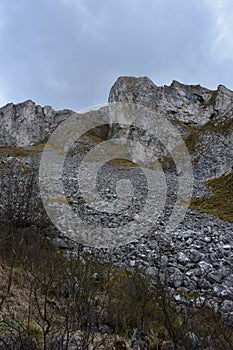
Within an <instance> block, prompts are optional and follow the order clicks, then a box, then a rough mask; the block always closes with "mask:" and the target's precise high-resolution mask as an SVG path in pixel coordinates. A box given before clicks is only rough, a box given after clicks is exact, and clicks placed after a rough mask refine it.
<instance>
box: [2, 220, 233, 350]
mask: <svg viewBox="0 0 233 350" xmlns="http://www.w3.org/2000/svg"><path fill="white" fill-rule="evenodd" d="M0 240H1V246H0V250H1V259H0V277H1V280H0V281H1V282H0V348H1V349H30V350H33V349H35V350H37V349H38V350H39V349H61V348H62V344H63V346H64V347H63V348H65V349H69V348H70V346H71V343H72V342H74V340H75V341H76V342H78V343H79V348H80V349H89V348H90V346H97V345H98V346H99V347H98V348H99V349H100V348H102V349H106V348H109V349H113V346H114V348H115V349H118V350H119V349H127V348H128V349H131V348H132V347H131V344H130V341H129V339H130V338H131V336H132V334H133V331H134V329H135V328H137V329H143V331H144V332H145V333H146V334H147V335H148V340H149V341H150V346H149V349H157V348H161V346H162V344H164V343H165V342H172V343H173V344H174V346H175V347H174V348H175V349H186V348H187V347H189V348H190V349H194V348H195V344H194V343H193V342H201V343H200V344H207V343H208V344H212V345H213V348H216V349H217V348H218V349H221V348H223V346H225V345H226V344H230V343H231V342H232V341H233V339H232V330H231V328H230V326H228V325H227V323H224V322H225V321H226V320H225V321H224V320H223V319H222V317H221V315H220V314H219V313H214V312H213V311H212V310H211V309H210V308H209V307H208V306H207V305H203V306H202V307H199V308H195V307H189V306H186V307H185V308H184V307H183V306H182V305H181V304H179V303H177V302H175V300H174V299H173V298H172V297H171V296H169V295H168V294H167V293H166V289H165V288H164V286H162V285H161V283H160V281H159V279H158V281H157V285H156V286H155V285H152V284H151V282H150V281H149V279H147V278H146V277H143V276H142V275H141V274H140V273H139V272H136V271H126V270H122V269H119V268H116V267H112V266H109V265H106V264H103V263H100V262H99V261H98V260H96V259H93V258H92V260H90V259H88V258H87V257H85V255H84V254H83V253H82V252H81V251H79V252H78V254H76V255H75V256H74V257H72V256H69V258H68V257H66V256H65V255H64V253H63V252H62V251H60V250H58V249H57V248H55V247H54V246H52V245H51V244H50V243H49V242H48V241H47V240H45V239H42V238H41V234H40V233H39V232H36V230H35V228H30V227H28V228H17V229H16V228H14V227H13V226H12V225H5V226H2V227H1V231H0ZM177 293H178V295H181V294H180V293H179V291H177ZM182 297H187V300H188V299H190V298H189V297H190V296H188V295H187V296H184V295H183V294H182ZM195 298H198V295H195V296H194V295H192V299H193V300H195ZM190 334H194V335H191V336H190ZM194 340H195V341H194ZM78 343H76V347H77V348H78ZM93 344H94V345H93ZM198 344H199V343H198ZM203 346H204V345H203ZM226 346H227V345H226Z"/></svg>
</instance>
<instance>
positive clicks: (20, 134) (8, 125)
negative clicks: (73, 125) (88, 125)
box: [0, 100, 73, 147]
mask: <svg viewBox="0 0 233 350" xmlns="http://www.w3.org/2000/svg"><path fill="white" fill-rule="evenodd" d="M72 113H73V112H72V111H69V110H64V111H58V112H56V111H54V110H53V109H52V107H50V106H45V107H41V106H38V105H36V104H35V103H34V102H33V101H31V100H28V101H25V102H23V103H19V104H17V105H14V104H13V103H9V104H7V105H6V106H4V107H2V108H1V109H0V147H27V146H32V145H34V144H35V143H37V142H41V141H42V140H43V139H44V138H45V137H46V136H47V135H48V134H50V133H51V131H52V130H53V129H54V128H55V127H56V126H57V125H58V124H59V122H61V121H62V120H64V119H65V118H66V117H67V116H69V115H71V114H72Z"/></svg>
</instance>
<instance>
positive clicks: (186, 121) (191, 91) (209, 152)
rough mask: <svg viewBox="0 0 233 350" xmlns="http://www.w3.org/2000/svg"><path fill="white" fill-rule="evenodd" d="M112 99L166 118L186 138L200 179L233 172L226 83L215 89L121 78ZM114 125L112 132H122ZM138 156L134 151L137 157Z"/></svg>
mask: <svg viewBox="0 0 233 350" xmlns="http://www.w3.org/2000/svg"><path fill="white" fill-rule="evenodd" d="M109 102H126V103H136V104H140V105H143V106H145V107H147V108H149V109H152V110H153V111H155V112H156V113H158V114H159V115H161V116H162V117H163V116H164V117H165V118H167V119H168V120H169V121H170V122H171V123H172V124H173V125H174V126H175V127H176V128H177V130H179V133H180V135H181V136H182V138H183V139H184V141H185V143H186V146H187V149H188V151H189V153H190V155H191V157H192V161H193V165H194V173H195V176H196V177H197V178H198V179H201V180H207V179H210V178H214V177H219V176H221V175H223V174H226V173H229V172H231V169H232V167H233V92H232V91H231V90H229V89H227V88H226V87H225V86H223V85H219V86H218V88H217V90H214V91H213V90H208V89H206V88H204V87H201V86H200V85H185V84H181V83H179V82H177V81H173V82H172V84H171V85H170V86H164V87H158V86H156V85H155V84H154V83H153V82H152V81H151V80H150V79H149V78H147V77H142V78H133V77H120V78H118V79H117V81H116V82H115V84H114V85H113V87H112V88H111V91H110V94H109ZM114 128H115V129H113V130H112V134H116V135H118V136H119V135H120V134H123V133H122V131H121V132H120V131H119V128H117V126H114ZM124 132H125V131H124ZM137 137H138V138H139V139H140V135H137ZM165 146H166V145H165ZM132 153H134V151H133V150H132ZM137 155H138V151H137V150H135V159H136V158H137ZM133 156H134V154H133ZM166 157H168V154H166Z"/></svg>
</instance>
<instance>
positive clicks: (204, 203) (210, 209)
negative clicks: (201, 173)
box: [190, 174, 233, 222]
mask: <svg viewBox="0 0 233 350" xmlns="http://www.w3.org/2000/svg"><path fill="white" fill-rule="evenodd" d="M206 184H207V185H208V186H209V187H210V189H211V191H212V195H211V196H210V197H206V198H193V199H192V200H191V204H190V207H191V208H192V209H194V210H198V211H200V212H202V213H206V214H210V215H214V216H217V217H219V218H220V219H222V220H224V221H229V222H233V174H228V175H226V176H221V177H219V178H217V179H213V180H209V181H207V182H206Z"/></svg>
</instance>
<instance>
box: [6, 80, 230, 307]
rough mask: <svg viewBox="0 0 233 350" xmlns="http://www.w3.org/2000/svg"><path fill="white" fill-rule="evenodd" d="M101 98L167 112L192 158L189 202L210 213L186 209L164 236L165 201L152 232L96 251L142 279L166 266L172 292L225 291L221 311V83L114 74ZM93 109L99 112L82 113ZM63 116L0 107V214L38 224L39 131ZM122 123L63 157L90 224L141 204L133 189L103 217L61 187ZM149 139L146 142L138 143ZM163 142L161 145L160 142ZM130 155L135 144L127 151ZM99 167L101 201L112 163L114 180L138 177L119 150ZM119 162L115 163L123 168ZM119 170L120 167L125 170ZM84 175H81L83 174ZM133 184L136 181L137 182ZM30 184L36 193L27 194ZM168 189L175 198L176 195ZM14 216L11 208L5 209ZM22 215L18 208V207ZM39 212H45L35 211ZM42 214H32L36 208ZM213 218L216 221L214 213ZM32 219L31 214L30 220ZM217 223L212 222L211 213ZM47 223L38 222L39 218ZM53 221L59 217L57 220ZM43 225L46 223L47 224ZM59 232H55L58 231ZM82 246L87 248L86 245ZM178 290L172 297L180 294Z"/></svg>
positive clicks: (224, 123)
mask: <svg viewBox="0 0 233 350" xmlns="http://www.w3.org/2000/svg"><path fill="white" fill-rule="evenodd" d="M109 102H129V103H136V104H139V105H143V106H145V107H148V108H150V109H152V110H153V111H155V112H156V113H158V114H160V115H161V116H162V117H166V118H167V119H168V120H169V121H170V122H171V123H172V124H173V126H174V127H175V128H177V130H178V131H179V133H180V134H181V135H182V138H183V139H184V141H185V144H186V146H187V148H188V151H189V153H190V155H191V159H192V164H193V170H194V176H195V192H194V196H196V197H198V198H196V199H193V200H192V202H191V208H192V209H198V210H199V211H201V212H204V213H207V214H211V215H213V216H209V215H204V214H200V213H198V212H197V211H193V210H188V212H187V216H186V218H185V220H184V221H183V222H182V223H181V224H180V226H179V227H178V228H177V230H175V231H174V232H173V233H172V234H169V235H168V234H167V233H166V232H165V231H164V227H165V223H166V219H167V216H168V215H169V210H170V206H171V204H170V203H167V207H168V208H165V211H164V216H163V217H161V218H160V219H159V220H157V221H156V222H154V218H153V217H152V218H150V220H151V224H153V226H154V231H153V233H151V234H150V235H149V236H148V232H145V237H143V238H142V239H141V240H137V241H136V242H133V243H131V244H130V245H127V246H125V247H123V248H122V249H120V248H119V249H116V250H115V251H114V252H111V254H108V253H106V252H102V253H103V255H102V257H103V258H104V259H106V260H107V261H109V260H110V261H111V262H114V263H116V264H121V265H123V266H125V267H129V266H130V267H139V268H140V269H142V270H144V271H145V272H146V273H148V274H149V275H150V276H152V278H153V276H155V275H156V273H157V272H158V268H159V266H160V268H162V270H163V272H162V274H163V275H164V271H165V270H166V273H167V276H169V285H170V288H171V289H172V290H173V291H174V290H177V289H179V291H181V292H182V293H181V294H182V295H184V294H185V293H187V291H188V290H198V291H200V292H201V293H205V292H208V293H210V292H211V293H213V294H215V295H217V296H218V297H219V296H221V297H224V298H226V301H225V304H224V305H225V306H224V307H225V308H226V310H227V311H228V312H229V311H230V312H231V311H232V307H233V301H232V300H233V274H232V238H233V237H232V232H233V226H232V222H233V211H232V210H233V208H232V196H233V180H232V167H233V92H232V91H230V90H228V89H227V88H226V87H224V86H222V85H220V86H219V87H218V88H217V90H215V91H211V90H208V89H206V88H203V87H201V86H200V85H184V84H181V83H179V82H176V81H174V82H173V83H172V84H171V86H164V87H158V86H156V85H155V84H154V83H153V82H152V81H151V80H150V79H149V78H147V77H143V78H133V77H121V78H119V79H118V80H117V81H116V82H115V84H114V85H113V87H112V88H111V91H110V94H109ZM90 113H92V114H93V116H95V113H96V116H97V115H98V113H99V114H101V113H104V111H103V110H100V111H96V112H90ZM71 115H72V111H70V110H63V111H54V110H53V109H52V108H51V107H48V106H47V107H40V106H37V105H36V104H35V103H34V102H32V101H30V100H29V101H26V102H23V103H20V104H18V105H13V104H8V105H6V106H4V107H2V108H1V109H0V146H1V147H0V157H1V167H0V173H1V176H0V185H1V186H0V192H1V199H2V200H1V205H0V219H1V221H4V220H5V219H6V218H7V219H9V217H12V215H13V217H14V219H15V218H18V219H20V217H21V218H22V216H23V218H24V220H26V221H28V222H29V223H32V222H36V224H37V225H40V224H41V216H38V214H39V213H40V211H41V203H39V199H38V197H39V193H38V188H37V187H36V182H37V179H35V182H33V181H34V178H33V181H32V177H31V176H29V175H30V174H31V171H32V169H33V172H34V173H37V171H38V160H39V159H40V155H41V152H42V151H43V147H44V145H45V142H46V140H47V138H48V136H49V135H50V134H51V132H52V131H53V130H54V129H55V128H56V127H57V126H58V125H59V123H60V122H61V121H63V120H65V119H66V118H68V117H69V116H71ZM120 132H121V130H120V129H119V128H118V127H117V126H116V125H112V126H111V127H110V128H109V126H104V127H102V128H99V129H98V130H94V131H93V132H92V133H89V134H88V135H86V136H87V137H86V139H85V140H82V141H81V142H79V143H77V144H75V147H74V148H73V149H72V150H71V151H72V152H70V154H68V157H67V159H66V161H65V170H64V173H65V175H64V186H65V188H66V193H67V197H68V199H69V202H70V203H74V205H75V208H76V209H77V208H78V209H77V210H78V211H79V213H80V215H87V217H88V220H90V222H92V221H93V220H95V222H96V223H97V224H101V225H103V227H106V225H109V227H114V226H115V225H118V224H119V223H123V224H125V223H126V222H127V220H131V221H132V220H135V218H137V216H138V214H139V215H140V209H141V206H142V203H143V193H144V192H143V189H139V190H138V192H137V191H136V192H135V193H134V209H135V208H136V215H135V213H134V212H133V211H132V210H131V211H130V210H128V211H127V210H126V211H125V212H124V213H123V214H122V215H121V216H117V217H112V216H110V217H108V216H107V215H105V214H104V213H102V214H101V215H96V214H95V213H94V212H93V211H92V210H91V208H90V205H88V203H85V201H84V200H83V198H82V196H81V194H80V192H79V189H77V188H75V189H74V190H72V191H69V189H70V188H71V187H72V186H73V184H74V183H75V181H76V180H75V175H74V174H75V173H74V169H75V164H78V162H80V160H82V159H83V155H85V154H87V153H88V152H89V150H90V149H91V148H92V147H93V146H95V145H97V144H98V143H100V142H101V141H103V140H106V139H109V138H110V137H112V136H116V135H118V134H119V133H120ZM142 136H145V135H142V134H141V131H140V130H139V131H138V132H137V131H136V132H135V131H134V137H136V138H137V139H138V140H139V141H142V142H144V141H145V137H144V141H143V140H141V139H142ZM147 141H148V140H146V142H147ZM165 146H166V145H165ZM132 155H133V157H134V156H135V158H136V156H137V155H136V154H134V150H132ZM118 158H119V159H116V160H113V161H112V162H109V164H106V166H105V167H104V171H103V172H101V173H100V176H99V187H98V191H100V192H101V195H102V197H103V198H106V199H110V200H114V199H115V198H116V194H117V191H116V179H114V181H113V182H111V177H114V176H113V173H114V171H115V170H117V171H118V175H119V176H120V178H124V177H125V174H126V173H127V174H128V176H130V177H131V179H132V180H134V183H135V185H138V184H139V185H140V184H141V183H143V181H144V180H143V181H142V180H141V177H140V176H141V174H139V173H137V172H136V169H135V168H133V169H132V164H130V163H129V162H125V163H124V162H123V161H122V159H120V158H124V157H123V156H121V155H119V157H118ZM160 161H161V164H162V167H163V169H164V172H165V174H166V181H167V183H168V184H169V182H170V177H171V176H172V171H175V164H174V162H172V159H171V157H170V156H169V154H167V153H165V155H164V157H161V158H160ZM123 168H124V169H123ZM125 169H127V170H128V172H125ZM86 180H87V181H89V177H88V176H87V179H86ZM139 187H140V186H139ZM34 188H35V191H34ZM172 191H173V187H172V186H171V189H170V194H169V191H168V194H169V195H170V197H171V199H174V196H175V194H174V193H173V192H172ZM53 203H55V205H61V204H62V205H65V204H64V203H61V201H60V199H59V198H53ZM12 213H13V214H12ZM22 213H24V214H22ZM42 214H43V215H44V213H42ZM42 214H41V215H42ZM217 217H218V218H217ZM36 218H37V219H38V218H39V219H38V220H36ZM219 218H220V219H222V220H220V219H219ZM46 220H47V219H46ZM61 220H62V217H61ZM43 222H46V224H45V225H44V229H45V235H46V236H47V237H48V238H49V239H52V240H54V243H55V244H57V245H59V246H61V247H62V248H68V247H69V243H68V241H67V240H66V239H64V237H61V235H60V234H59V233H58V232H57V233H56V232H55V233H54V230H53V234H52V236H50V234H49V231H50V228H49V229H48V225H49V224H48V220H47V221H43ZM46 225H47V226H46ZM58 236H59V237H58ZM87 250H88V248H87ZM90 252H91V249H90ZM179 295H180V294H179Z"/></svg>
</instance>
